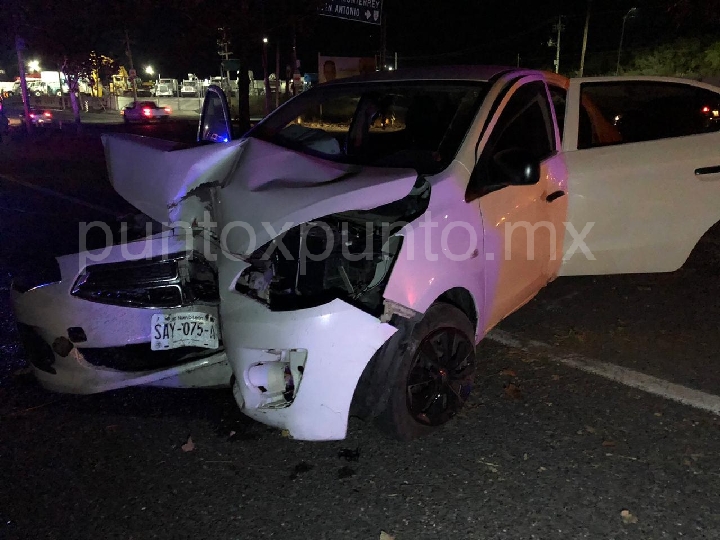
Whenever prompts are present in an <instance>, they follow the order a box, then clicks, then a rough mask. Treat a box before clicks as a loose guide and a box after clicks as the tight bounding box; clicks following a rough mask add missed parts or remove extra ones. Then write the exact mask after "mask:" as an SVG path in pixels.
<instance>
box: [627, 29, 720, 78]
mask: <svg viewBox="0 0 720 540" xmlns="http://www.w3.org/2000/svg"><path fill="white" fill-rule="evenodd" d="M718 70H720V42H718V41H711V40H710V39H709V38H682V39H678V40H676V41H674V42H672V43H666V44H664V45H661V46H659V47H656V48H655V49H652V50H649V51H644V52H641V53H638V54H636V55H635V57H634V58H633V61H632V63H631V66H630V68H629V69H627V70H626V71H625V73H626V74H629V75H659V76H666V77H688V78H701V77H705V76H708V75H717V74H718Z"/></svg>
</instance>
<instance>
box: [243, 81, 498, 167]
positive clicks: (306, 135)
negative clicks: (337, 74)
mask: <svg viewBox="0 0 720 540" xmlns="http://www.w3.org/2000/svg"><path fill="white" fill-rule="evenodd" d="M487 88H488V84H487V83H483V82H464V81H463V82H443V81H411V82H407V81H403V82H396V83H388V82H382V83H348V84H338V85H331V86H326V87H325V86H319V87H316V88H314V89H311V90H309V91H307V92H305V93H303V94H300V95H299V96H298V97H296V98H295V99H293V100H291V101H290V102H288V103H287V104H286V105H284V106H283V107H281V108H280V109H278V110H277V111H276V112H275V113H273V114H272V115H270V116H269V117H268V118H267V119H266V120H264V121H263V122H261V123H260V124H258V125H257V126H256V127H255V128H254V129H253V130H252V131H250V132H249V133H248V136H250V137H255V138H258V139H263V140H265V141H268V142H272V143H274V144H278V145H281V146H285V147H288V148H292V149H295V150H299V151H301V152H305V153H308V154H312V155H316V156H319V157H322V158H325V159H330V160H333V161H340V162H343V163H359V164H363V165H373V166H379V167H410V168H414V169H416V170H418V172H420V173H425V174H428V173H437V172H439V171H441V170H443V169H444V168H445V167H447V166H448V165H449V164H450V162H451V161H452V160H453V158H454V157H455V155H456V154H457V151H458V149H459V147H460V145H461V144H462V141H463V140H464V138H465V134H466V133H467V130H468V128H469V127H470V123H471V122H472V120H473V118H474V117H475V114H476V112H477V109H478V107H479V106H480V103H481V102H482V99H483V98H484V97H485V94H486V92H487Z"/></svg>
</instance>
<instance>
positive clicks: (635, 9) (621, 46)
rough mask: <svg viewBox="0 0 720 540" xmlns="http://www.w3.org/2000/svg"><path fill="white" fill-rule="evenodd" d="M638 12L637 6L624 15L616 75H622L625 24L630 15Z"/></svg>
mask: <svg viewBox="0 0 720 540" xmlns="http://www.w3.org/2000/svg"><path fill="white" fill-rule="evenodd" d="M635 12H637V8H630V11H628V12H627V13H626V14H625V16H624V17H623V23H622V31H621V32H620V46H619V47H618V57H617V68H616V69H615V75H616V76H617V75H620V58H621V56H622V48H623V40H624V39H625V25H626V24H627V20H628V17H632V16H633V15H635Z"/></svg>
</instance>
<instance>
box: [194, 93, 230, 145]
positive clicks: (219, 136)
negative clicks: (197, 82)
mask: <svg viewBox="0 0 720 540" xmlns="http://www.w3.org/2000/svg"><path fill="white" fill-rule="evenodd" d="M230 139H232V125H231V123H230V109H229V108H228V103H227V98H226V97H225V92H223V91H222V89H221V88H220V87H219V86H216V85H214V84H211V85H210V86H208V89H207V92H206V94H205V101H203V108H202V114H201V115H200V125H199V127H198V135H197V140H198V142H202V141H208V142H220V143H223V142H228V141H229V140H230Z"/></svg>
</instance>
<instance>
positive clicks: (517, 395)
mask: <svg viewBox="0 0 720 540" xmlns="http://www.w3.org/2000/svg"><path fill="white" fill-rule="evenodd" d="M505 396H506V397H509V398H510V399H516V400H519V399H522V398H523V395H522V391H521V390H520V387H519V386H518V385H516V384H513V383H510V384H508V385H507V386H506V387H505Z"/></svg>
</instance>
